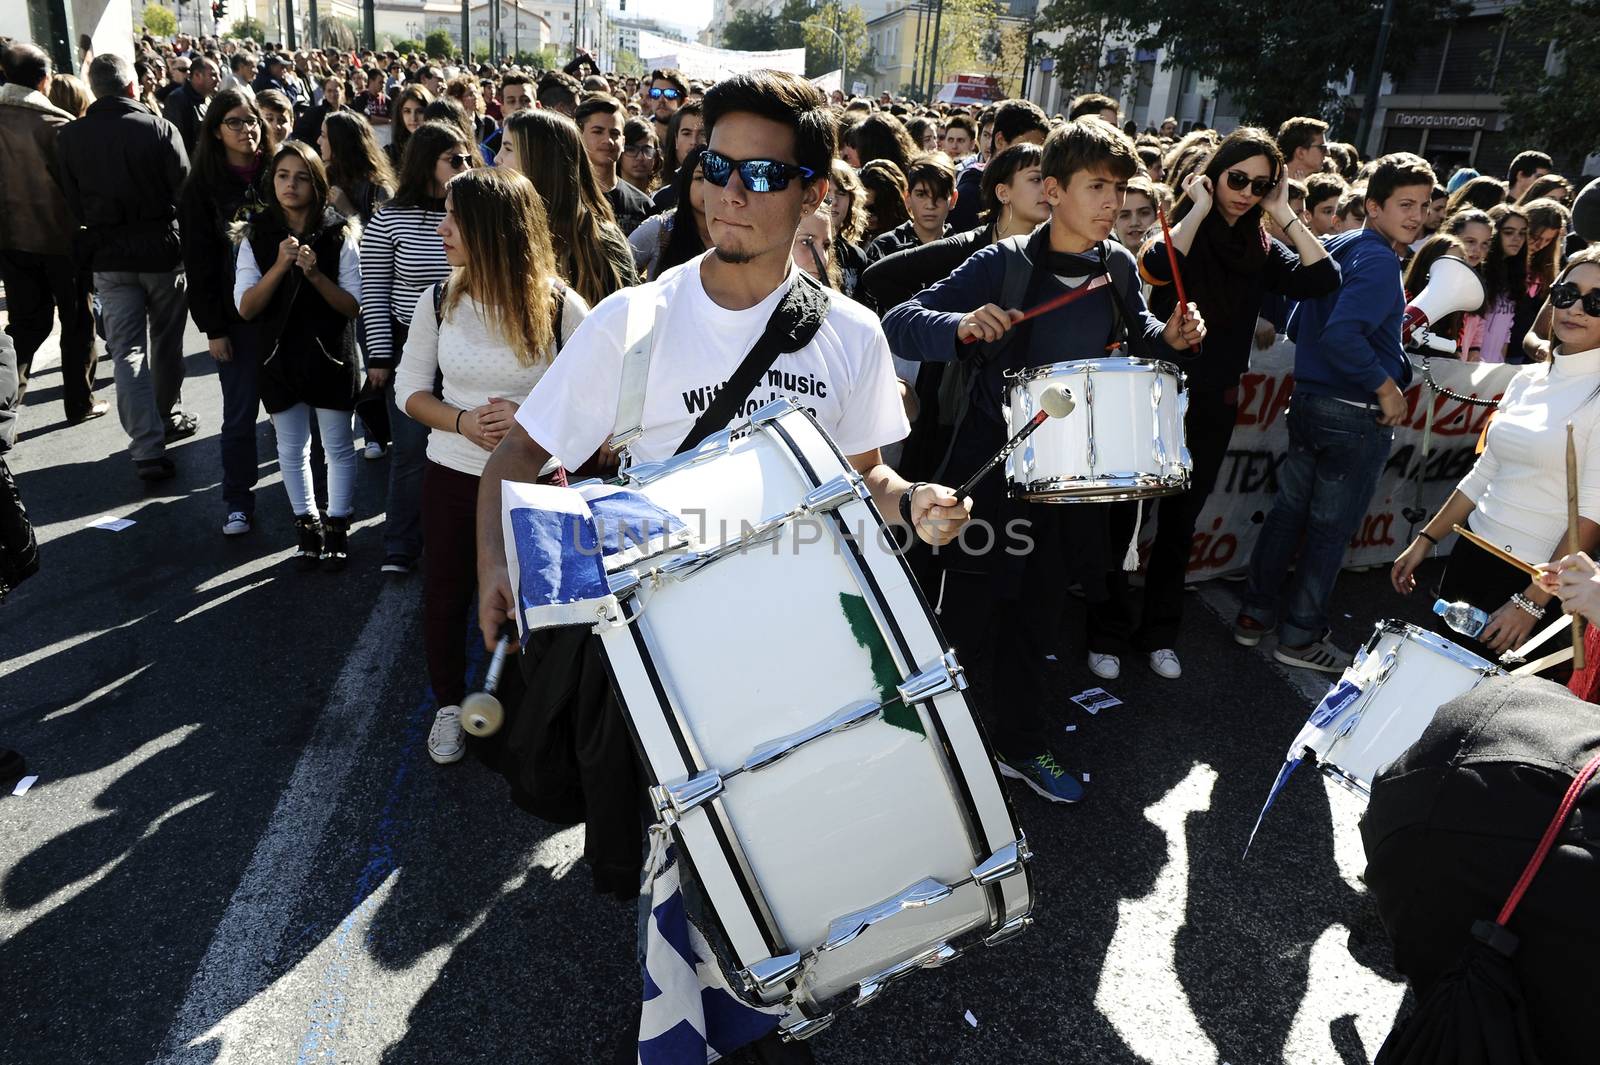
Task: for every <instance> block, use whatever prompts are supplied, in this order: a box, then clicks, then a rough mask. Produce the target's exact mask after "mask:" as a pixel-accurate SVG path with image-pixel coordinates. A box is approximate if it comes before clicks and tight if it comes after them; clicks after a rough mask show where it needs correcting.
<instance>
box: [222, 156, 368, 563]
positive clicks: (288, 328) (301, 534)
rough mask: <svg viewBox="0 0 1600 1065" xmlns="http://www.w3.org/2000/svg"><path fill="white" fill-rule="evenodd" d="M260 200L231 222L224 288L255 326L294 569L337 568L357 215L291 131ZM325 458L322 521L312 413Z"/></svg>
mask: <svg viewBox="0 0 1600 1065" xmlns="http://www.w3.org/2000/svg"><path fill="white" fill-rule="evenodd" d="M264 187H265V189H266V190H267V207H266V210H265V211H263V212H262V213H261V214H260V215H259V216H257V218H256V219H255V220H254V221H253V222H250V223H246V224H245V225H243V226H241V227H240V228H239V229H238V230H237V232H238V234H239V237H240V242H239V258H238V264H237V266H236V267H235V271H234V281H233V294H234V300H235V302H236V303H237V305H238V308H239V317H241V318H243V319H244V320H245V321H247V322H249V321H257V322H259V324H260V328H261V353H262V355H261V401H262V404H263V405H264V406H265V407H266V408H267V413H268V414H269V415H270V416H271V417H272V427H273V429H274V430H275V431H276V433H277V436H278V468H279V470H280V472H281V473H282V474H283V487H284V489H285V490H286V491H287V492H288V493H289V502H290V504H291V505H292V506H293V507H294V515H295V519H294V527H295V533H296V538H297V540H298V548H297V552H296V558H297V561H298V563H299V565H300V568H302V569H313V568H315V567H317V566H318V565H322V566H324V567H325V568H327V569H333V570H342V569H343V568H344V566H345V561H346V545H347V537H348V535H349V531H350V509H351V506H352V504H353V502H354V498H355V481H356V452H355V439H354V435H353V425H354V411H355V406H356V394H357V393H358V392H359V391H360V389H361V360H360V358H359V356H358V355H357V354H356V339H355V327H354V319H355V317H356V313H357V311H358V310H359V308H360V304H361V253H360V249H359V246H358V245H357V242H356V230H357V229H359V228H360V224H359V223H357V222H353V221H350V220H347V219H346V218H345V217H344V216H343V215H341V214H339V212H338V211H335V210H334V209H333V208H332V207H331V206H329V204H328V174H327V171H326V170H324V169H323V166H322V160H321V159H319V158H318V157H317V155H316V153H315V151H314V150H313V149H312V148H310V147H309V146H307V145H306V144H305V143H304V142H302V141H290V142H288V143H287V144H285V145H284V146H283V147H281V148H279V149H278V151H277V154H276V155H274V156H273V158H272V165H271V168H270V172H269V173H268V174H267V176H266V179H265V185H264ZM313 417H315V418H316V422H317V428H318V429H319V430H320V431H321V436H322V450H323V453H324V455H325V456H326V459H327V466H328V512H327V521H326V522H323V521H322V519H321V517H320V516H319V515H318V513H317V501H316V497H315V495H314V493H313V490H312V482H311V419H312V418H313Z"/></svg>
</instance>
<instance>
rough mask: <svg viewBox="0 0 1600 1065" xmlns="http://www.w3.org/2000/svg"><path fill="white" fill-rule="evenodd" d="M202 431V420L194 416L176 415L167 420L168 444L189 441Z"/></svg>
mask: <svg viewBox="0 0 1600 1065" xmlns="http://www.w3.org/2000/svg"><path fill="white" fill-rule="evenodd" d="M199 431H200V419H199V418H197V417H195V416H194V415H193V414H184V413H181V412H179V413H175V414H173V416H172V417H171V418H169V419H167V429H166V437H167V443H169V444H170V443H172V442H173V441H175V440H187V439H188V438H189V437H191V436H193V435H194V434H195V433H197V432H199Z"/></svg>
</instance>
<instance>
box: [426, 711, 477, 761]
mask: <svg viewBox="0 0 1600 1065" xmlns="http://www.w3.org/2000/svg"><path fill="white" fill-rule="evenodd" d="M466 753H467V731H466V729H464V728H462V727H461V707H459V706H442V707H440V708H439V712H438V713H437V714H435V715H434V716H433V728H431V729H429V730H428V757H429V758H432V759H433V760H434V761H435V762H438V763H439V764H440V765H449V764H450V763H451V762H459V761H461V756H462V755H464V754H466Z"/></svg>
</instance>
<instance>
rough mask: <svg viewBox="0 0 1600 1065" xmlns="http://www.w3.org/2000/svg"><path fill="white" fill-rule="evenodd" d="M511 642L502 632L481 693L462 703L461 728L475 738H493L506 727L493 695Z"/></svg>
mask: <svg viewBox="0 0 1600 1065" xmlns="http://www.w3.org/2000/svg"><path fill="white" fill-rule="evenodd" d="M511 642H512V635H511V633H509V632H506V631H505V630H501V632H500V640H499V642H498V643H496V644H495V645H494V654H493V655H492V656H491V657H490V658H489V671H488V672H487V673H485V674H484V677H483V691H481V692H473V693H472V694H470V695H468V696H467V697H466V698H465V699H463V700H461V727H462V728H464V729H466V730H467V731H468V732H470V733H472V734H473V735H474V736H493V735H494V734H495V733H496V732H498V731H500V726H501V725H502V724H504V723H505V719H506V711H505V708H504V707H503V706H501V705H500V700H499V699H496V698H495V697H494V693H495V689H496V688H498V687H500V671H501V670H503V669H504V668H505V665H506V656H507V655H509V654H510V653H511Z"/></svg>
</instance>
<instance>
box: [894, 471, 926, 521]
mask: <svg viewBox="0 0 1600 1065" xmlns="http://www.w3.org/2000/svg"><path fill="white" fill-rule="evenodd" d="M924 484H927V482H926V481H918V482H917V483H916V484H914V485H912V486H911V487H910V488H907V489H906V490H905V492H904V493H902V494H901V496H900V520H901V521H903V522H905V524H906V527H907V528H908V529H914V528H916V526H917V523H916V522H915V521H913V520H912V519H911V497H912V496H914V495H916V494H917V489H919V488H921V487H922V486H923V485H924Z"/></svg>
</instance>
